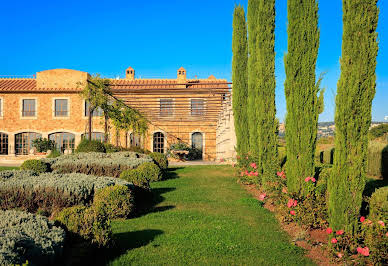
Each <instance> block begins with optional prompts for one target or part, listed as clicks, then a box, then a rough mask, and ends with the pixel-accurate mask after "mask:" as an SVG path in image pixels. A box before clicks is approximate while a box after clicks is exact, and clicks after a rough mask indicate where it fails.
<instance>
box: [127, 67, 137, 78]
mask: <svg viewBox="0 0 388 266" xmlns="http://www.w3.org/2000/svg"><path fill="white" fill-rule="evenodd" d="M125 79H128V80H130V81H134V80H135V70H134V69H133V68H132V67H128V68H127V70H125Z"/></svg>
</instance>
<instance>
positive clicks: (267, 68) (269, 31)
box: [254, 0, 278, 186]
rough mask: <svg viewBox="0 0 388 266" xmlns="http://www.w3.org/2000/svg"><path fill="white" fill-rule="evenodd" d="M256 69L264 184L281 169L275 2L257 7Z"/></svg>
mask: <svg viewBox="0 0 388 266" xmlns="http://www.w3.org/2000/svg"><path fill="white" fill-rule="evenodd" d="M256 16H257V25H256V33H257V35H256V44H255V49H254V51H255V53H256V54H255V57H256V60H257V64H256V66H255V68H256V73H255V74H257V75H258V76H257V77H256V81H257V94H256V96H257V97H256V100H255V104H256V106H255V107H256V116H257V118H256V119H257V125H256V130H257V138H258V140H257V148H258V154H257V156H258V158H257V159H258V172H259V175H261V176H262V182H263V185H264V186H266V183H267V182H266V181H269V180H270V179H271V177H273V176H275V174H276V170H277V168H278V152H277V142H278V139H277V127H278V122H277V119H276V106H275V87H276V81H275V0H265V1H259V5H258V8H257V13H256Z"/></svg>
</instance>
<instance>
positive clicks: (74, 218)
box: [55, 206, 112, 246]
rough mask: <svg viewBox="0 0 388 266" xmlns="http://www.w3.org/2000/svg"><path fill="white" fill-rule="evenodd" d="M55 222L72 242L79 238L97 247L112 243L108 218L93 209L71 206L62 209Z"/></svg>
mask: <svg viewBox="0 0 388 266" xmlns="http://www.w3.org/2000/svg"><path fill="white" fill-rule="evenodd" d="M55 220H56V221H57V222H59V223H60V224H61V225H62V226H63V227H65V228H66V230H67V231H68V232H69V235H70V238H71V239H72V240H73V241H74V240H76V241H77V240H78V239H79V238H81V239H83V240H85V241H88V242H91V243H94V244H97V245H98V246H107V245H109V243H111V241H112V228H111V226H110V220H109V218H108V217H107V215H106V214H105V213H104V212H99V211H97V210H96V209H95V208H93V207H90V208H88V207H85V206H73V207H70V208H66V209H63V210H62V211H61V212H60V213H58V214H57V215H56V217H55Z"/></svg>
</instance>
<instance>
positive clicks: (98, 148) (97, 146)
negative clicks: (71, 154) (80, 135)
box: [75, 139, 105, 153]
mask: <svg viewBox="0 0 388 266" xmlns="http://www.w3.org/2000/svg"><path fill="white" fill-rule="evenodd" d="M75 152H76V153H78V152H105V147H104V144H103V143H102V142H100V141H98V140H89V139H82V140H81V142H80V144H78V146H77V149H76V150H75Z"/></svg>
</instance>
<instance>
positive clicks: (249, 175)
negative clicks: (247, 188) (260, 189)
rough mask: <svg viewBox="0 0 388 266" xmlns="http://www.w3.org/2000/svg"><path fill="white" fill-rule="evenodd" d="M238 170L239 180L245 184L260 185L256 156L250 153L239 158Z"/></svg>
mask: <svg viewBox="0 0 388 266" xmlns="http://www.w3.org/2000/svg"><path fill="white" fill-rule="evenodd" d="M236 167H237V170H238V171H239V172H238V174H239V178H240V181H241V182H242V183H243V184H247V185H252V184H259V183H260V182H259V172H258V171H257V164H256V160H255V158H254V156H252V155H250V154H249V153H248V154H246V155H243V156H237V165H236Z"/></svg>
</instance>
